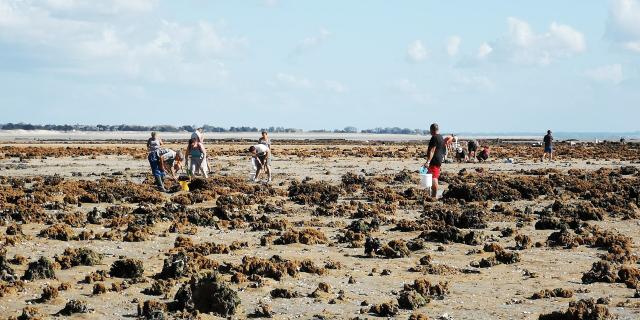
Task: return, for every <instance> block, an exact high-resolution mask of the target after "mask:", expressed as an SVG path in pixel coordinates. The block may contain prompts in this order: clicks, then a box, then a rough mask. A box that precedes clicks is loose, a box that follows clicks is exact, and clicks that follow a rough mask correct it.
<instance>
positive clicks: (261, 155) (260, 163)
mask: <svg viewBox="0 0 640 320" xmlns="http://www.w3.org/2000/svg"><path fill="white" fill-rule="evenodd" d="M249 152H250V153H251V155H252V157H253V159H254V160H255V164H256V168H257V169H256V175H255V176H254V177H253V181H255V182H258V177H259V176H260V173H261V172H262V171H263V169H264V171H266V173H267V175H268V177H269V178H268V180H267V182H271V168H270V166H269V156H270V155H271V151H270V150H269V147H268V146H266V145H264V144H256V145H253V146H251V147H249Z"/></svg>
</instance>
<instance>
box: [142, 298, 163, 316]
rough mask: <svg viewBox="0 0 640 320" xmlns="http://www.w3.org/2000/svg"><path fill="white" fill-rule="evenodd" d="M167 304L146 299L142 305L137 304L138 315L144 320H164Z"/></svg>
mask: <svg viewBox="0 0 640 320" xmlns="http://www.w3.org/2000/svg"><path fill="white" fill-rule="evenodd" d="M165 311H167V305H166V304H165V303H162V302H159V301H153V300H146V301H145V302H144V303H142V305H140V304H138V317H139V318H142V319H146V320H164V319H165V318H166V317H165V314H164V313H165Z"/></svg>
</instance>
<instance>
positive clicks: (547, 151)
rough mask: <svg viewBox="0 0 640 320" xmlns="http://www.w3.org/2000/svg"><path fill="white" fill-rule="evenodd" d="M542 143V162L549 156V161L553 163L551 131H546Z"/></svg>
mask: <svg viewBox="0 0 640 320" xmlns="http://www.w3.org/2000/svg"><path fill="white" fill-rule="evenodd" d="M542 140H543V141H544V153H543V154H542V162H544V158H545V157H546V156H547V155H549V161H553V136H552V135H551V130H547V134H546V135H545V136H544V138H543V139H542Z"/></svg>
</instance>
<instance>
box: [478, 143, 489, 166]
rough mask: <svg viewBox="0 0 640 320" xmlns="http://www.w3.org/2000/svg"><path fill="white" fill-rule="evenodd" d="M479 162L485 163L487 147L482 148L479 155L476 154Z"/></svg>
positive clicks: (487, 154) (487, 155)
mask: <svg viewBox="0 0 640 320" xmlns="http://www.w3.org/2000/svg"><path fill="white" fill-rule="evenodd" d="M477 159H478V161H479V162H484V161H487V159H489V147H488V146H484V148H482V151H480V153H478V157H477Z"/></svg>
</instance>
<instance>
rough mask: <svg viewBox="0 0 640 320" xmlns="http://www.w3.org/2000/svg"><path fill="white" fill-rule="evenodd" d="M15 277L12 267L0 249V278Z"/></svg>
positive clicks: (12, 278) (11, 279) (10, 279)
mask: <svg viewBox="0 0 640 320" xmlns="http://www.w3.org/2000/svg"><path fill="white" fill-rule="evenodd" d="M15 279H16V273H15V271H14V270H13V268H11V266H9V262H8V261H7V256H6V253H5V252H4V251H0V280H2V281H13V280H15Z"/></svg>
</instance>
